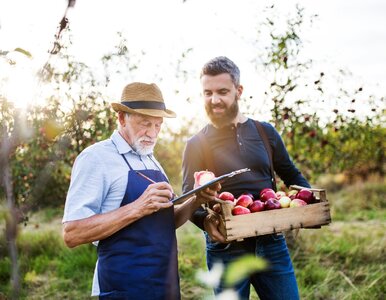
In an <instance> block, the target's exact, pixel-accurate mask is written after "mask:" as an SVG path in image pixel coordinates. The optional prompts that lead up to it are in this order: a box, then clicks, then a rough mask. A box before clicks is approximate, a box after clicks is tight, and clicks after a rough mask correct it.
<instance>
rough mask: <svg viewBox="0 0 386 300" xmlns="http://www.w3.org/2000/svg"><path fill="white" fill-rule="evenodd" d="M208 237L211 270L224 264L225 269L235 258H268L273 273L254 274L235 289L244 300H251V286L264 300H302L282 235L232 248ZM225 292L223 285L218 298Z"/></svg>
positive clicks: (207, 250) (247, 240)
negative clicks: (246, 256)
mask: <svg viewBox="0 0 386 300" xmlns="http://www.w3.org/2000/svg"><path fill="white" fill-rule="evenodd" d="M205 235H206V241H207V243H206V245H207V247H206V258H207V265H208V268H209V270H210V269H211V268H212V266H213V264H214V263H216V262H220V263H223V264H225V266H226V265H227V264H228V263H229V262H231V261H233V260H234V259H235V258H237V257H240V256H242V255H245V254H254V255H257V256H260V257H263V258H265V259H266V260H267V261H268V263H269V269H267V270H265V271H264V272H259V273H256V274H253V275H252V276H250V277H249V278H247V279H245V280H243V281H241V282H240V283H238V284H237V285H236V286H234V287H233V289H234V290H236V291H237V293H238V294H239V297H240V299H249V290H250V284H252V286H253V287H254V289H255V291H256V293H257V295H258V296H259V297H260V299H261V300H298V299H299V291H298V286H297V283H296V278H295V273H294V269H293V266H292V262H291V258H290V256H289V252H288V248H287V244H286V242H285V238H284V236H283V235H282V234H270V235H264V236H259V237H256V238H248V239H245V240H244V241H242V242H232V243H229V244H220V243H212V242H211V241H210V238H209V236H208V235H207V234H206V233H205ZM223 289H224V286H223V284H222V283H221V284H220V286H219V287H217V288H215V290H214V293H215V294H216V295H217V294H219V293H220V292H221V291H222V290H223Z"/></svg>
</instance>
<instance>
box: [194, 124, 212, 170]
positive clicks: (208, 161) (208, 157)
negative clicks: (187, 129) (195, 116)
mask: <svg viewBox="0 0 386 300" xmlns="http://www.w3.org/2000/svg"><path fill="white" fill-rule="evenodd" d="M197 137H198V139H199V141H200V144H201V149H202V151H203V155H204V164H205V167H206V168H207V169H208V170H209V171H212V172H213V173H214V174H216V169H215V167H214V162H213V156H212V152H211V151H210V150H209V145H208V141H207V140H206V137H205V135H204V133H203V132H202V131H200V132H199V133H198V134H197Z"/></svg>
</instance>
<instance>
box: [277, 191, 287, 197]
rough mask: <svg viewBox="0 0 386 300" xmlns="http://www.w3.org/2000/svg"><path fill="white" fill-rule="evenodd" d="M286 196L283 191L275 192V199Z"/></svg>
mask: <svg viewBox="0 0 386 300" xmlns="http://www.w3.org/2000/svg"><path fill="white" fill-rule="evenodd" d="M284 196H287V194H286V193H285V192H284V191H277V192H276V199H280V198H281V197H284Z"/></svg>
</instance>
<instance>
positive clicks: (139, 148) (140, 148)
mask: <svg viewBox="0 0 386 300" xmlns="http://www.w3.org/2000/svg"><path fill="white" fill-rule="evenodd" d="M142 141H148V142H149V141H151V142H154V143H153V145H151V146H144V145H142V144H141V142H142ZM155 142H156V140H154V141H153V140H151V139H149V138H146V137H141V138H139V139H138V140H136V141H135V142H134V144H133V149H134V150H135V151H136V152H137V153H138V154H139V155H149V154H152V153H153V149H154V146H155V144H156V143H155Z"/></svg>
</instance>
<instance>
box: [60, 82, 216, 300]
mask: <svg viewBox="0 0 386 300" xmlns="http://www.w3.org/2000/svg"><path fill="white" fill-rule="evenodd" d="M112 107H113V109H114V110H115V111H116V112H117V114H118V121H119V126H118V130H117V131H115V132H114V133H113V134H112V136H111V138H110V139H107V140H104V141H102V142H99V143H96V144H94V145H92V146H90V147H88V148H86V149H85V150H84V151H83V152H82V153H80V155H79V156H78V157H77V159H76V161H75V164H74V167H73V170H72V174H71V184H70V188H69V191H68V195H67V199H66V204H65V210H64V217H63V238H64V241H65V243H66V245H67V246H68V247H71V248H72V247H75V246H78V245H80V244H85V243H90V242H96V243H97V246H98V248H97V251H98V262H97V266H96V269H95V273H94V281H93V291H92V295H95V296H96V295H99V298H100V299H149V300H154V299H159V300H169V299H180V291H179V277H178V268H177V247H176V235H175V229H176V227H178V226H180V225H182V224H183V223H184V222H185V221H186V220H187V219H188V218H189V217H190V215H191V213H192V212H193V211H195V210H196V209H197V208H198V207H199V206H200V205H201V204H202V203H204V202H205V201H207V200H213V198H214V195H215V191H214V190H209V189H207V190H206V191H205V192H203V193H201V194H200V195H198V196H197V197H196V196H193V197H192V198H190V199H188V200H187V201H186V202H184V203H183V204H181V205H179V206H178V207H174V206H173V204H172V202H171V201H170V200H171V198H172V195H173V190H172V187H171V186H170V184H169V183H168V180H167V178H166V175H165V173H164V171H163V169H162V167H161V165H160V164H159V162H158V161H157V160H156V159H155V158H154V156H153V154H152V153H153V148H154V146H155V144H156V141H157V137H158V133H159V132H160V130H161V126H162V122H163V118H164V117H166V118H171V117H175V113H174V112H173V111H171V110H168V109H166V107H165V103H164V100H163V97H162V93H161V91H160V90H159V88H158V87H157V86H156V85H155V84H145V83H139V82H134V83H131V84H129V85H127V86H126V87H125V88H124V90H123V93H122V99H121V102H120V103H112ZM143 175H144V176H143ZM146 177H147V178H148V179H146ZM149 178H150V180H149ZM151 182H154V183H151ZM97 241H99V242H97Z"/></svg>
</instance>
